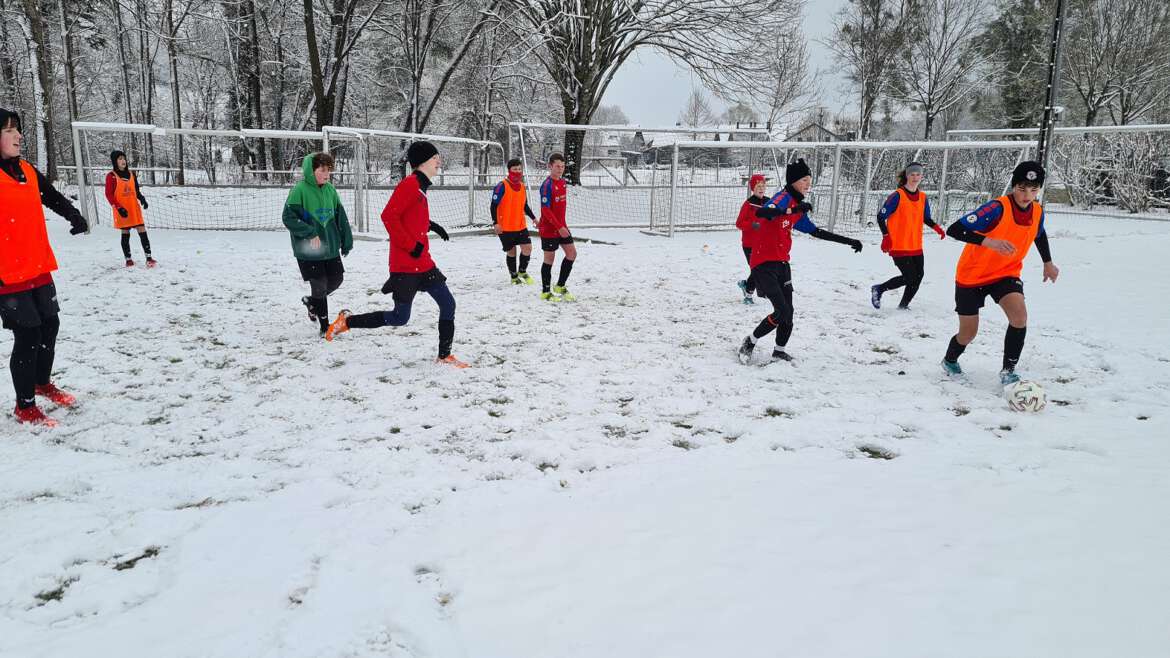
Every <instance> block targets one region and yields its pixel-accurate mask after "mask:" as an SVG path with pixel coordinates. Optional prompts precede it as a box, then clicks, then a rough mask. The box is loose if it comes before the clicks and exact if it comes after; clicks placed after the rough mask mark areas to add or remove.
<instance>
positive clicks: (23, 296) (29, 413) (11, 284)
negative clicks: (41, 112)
mask: <svg viewBox="0 0 1170 658" xmlns="http://www.w3.org/2000/svg"><path fill="white" fill-rule="evenodd" d="M20 143H21V127H20V117H19V116H18V115H17V114H15V113H14V112H10V111H8V110H5V109H3V108H0V323H2V324H3V326H4V328H5V329H8V330H9V331H11V332H12V338H13V343H12V358H11V360H10V361H9V368H10V370H11V372H12V386H13V388H15V389H16V410H15V411H14V412H13V414H14V415H15V416H16V420H17V421H18V422H21V423H29V424H33V425H42V426H45V427H54V426H56V425H57V421H55V420H53V419H52V418H49V417H48V416H46V415H45V413H44V412H43V411H41V409H40V407H38V406H37V401H36V396H38V395H40V396H42V397H45V398H48V399H49V400H50V401H52V402H53V403H54V404H56V405H57V406H58V407H72V406H74V405H75V404H76V403H77V398H75V397H74V396H73V395H70V394H69V393H66V392H65V391H63V390H61V389H59V388H57V387H56V386H55V385H54V384H53V383H52V374H53V358H54V356H55V355H56V347H57V332H58V330H59V329H60V328H61V320H60V318H59V317H58V315H57V314H58V312H59V311H60V307H59V306H58V305H57V288H56V286H55V285H54V284H53V271H54V270H56V269H57V259H56V256H54V255H53V248H52V246H50V245H49V234H48V230H47V228H46V226H45V212H44V210H43V209H42V208H41V206H47V207H48V208H49V209H50V210H52V211H53V212H55V213H57V214H58V215H60V216H62V217H64V218H65V219H66V220H68V221H69V224H70V225H71V226H72V228H70V229H69V233H70V234H71V235H77V234H79V233H85V232H86V231H88V230H89V226H88V225H87V224H86V221H85V218H84V217H82V216H81V213H80V212H78V211H77V208H74V207H73V204H71V203H69V200H68V199H66V198H65V197H64V196H62V195H61V193H60V192H58V191H57V190H56V189H54V188H53V185H52V184H51V183H49V181H48V180H47V179H46V178H45V177H44V175H42V174H41V172H39V171H37V169H36V167H33V166H32V165H31V164H29V163H28V162H25V161H24V160H22V159H21V157H20Z"/></svg>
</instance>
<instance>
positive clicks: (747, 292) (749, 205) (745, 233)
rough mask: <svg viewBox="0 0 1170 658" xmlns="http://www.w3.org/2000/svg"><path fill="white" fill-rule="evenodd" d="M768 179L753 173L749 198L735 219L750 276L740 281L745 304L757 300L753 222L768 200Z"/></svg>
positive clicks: (750, 180)
mask: <svg viewBox="0 0 1170 658" xmlns="http://www.w3.org/2000/svg"><path fill="white" fill-rule="evenodd" d="M767 186H768V181H767V179H766V178H765V177H764V175H763V174H752V176H751V178H749V179H748V198H747V201H744V202H743V205H742V206H740V208H739V217H737V218H736V220H735V228H737V229H739V233H740V240H739V241H740V246H742V247H743V257H744V258H745V259H747V262H748V278H746V279H742V280H740V282H739V284H738V285H739V289H740V291H742V292H743V303H744V304H755V303H756V300H754V299H752V295H754V294H755V293H756V282H755V280H753V279H752V276H751V273H752V271H751V264H752V244H751V239H752V237H753V236H754V235H755V231H753V230H752V224H753V223H755V221H756V211H757V210H759V209H760V208H762V207H763V205H764V204H765V203H767V202H768V197H767Z"/></svg>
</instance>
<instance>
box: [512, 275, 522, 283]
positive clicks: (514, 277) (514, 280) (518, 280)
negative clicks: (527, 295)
mask: <svg viewBox="0 0 1170 658" xmlns="http://www.w3.org/2000/svg"><path fill="white" fill-rule="evenodd" d="M523 283H524V280H523V279H521V278H520V275H519V274H513V275H512V285H514V286H519V285H522V284H523Z"/></svg>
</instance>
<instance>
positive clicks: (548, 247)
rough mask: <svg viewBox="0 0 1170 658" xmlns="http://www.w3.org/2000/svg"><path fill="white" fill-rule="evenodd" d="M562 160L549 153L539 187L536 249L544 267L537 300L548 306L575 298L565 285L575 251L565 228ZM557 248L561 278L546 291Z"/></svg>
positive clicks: (566, 193)
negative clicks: (560, 255)
mask: <svg viewBox="0 0 1170 658" xmlns="http://www.w3.org/2000/svg"><path fill="white" fill-rule="evenodd" d="M564 175H565V156H563V155H561V154H560V153H553V154H552V155H550V156H549V158H548V178H546V179H544V182H543V183H541V184H540V224H539V225H538V228H539V230H540V248H541V250H542V251H544V264H543V265H541V266H540V298H541V299H543V300H545V301H548V302H558V301H565V302H573V301H576V300H577V298H576V297H574V296H573V295H572V294H570V293H569V290H568V288H566V287H565V283H566V282H568V280H569V273H570V272H572V271H573V262H574V261H576V260H577V247H576V246H575V245H574V244H573V234H572V233H569V227H568V226H567V225H566V224H565V205H566V199H567V197H568V186H567V185H566V184H565V179H564V178H563V176H564ZM557 247H560V248H561V249H564V250H565V258H564V260H562V261H561V275H560V277H558V278H557V285H555V286H553V287H552V288H551V290H550V288H549V283H550V282H552V266H553V261H555V260H556V258H557Z"/></svg>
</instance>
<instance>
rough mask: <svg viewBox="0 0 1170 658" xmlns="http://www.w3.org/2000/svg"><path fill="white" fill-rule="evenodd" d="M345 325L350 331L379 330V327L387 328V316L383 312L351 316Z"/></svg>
mask: <svg viewBox="0 0 1170 658" xmlns="http://www.w3.org/2000/svg"><path fill="white" fill-rule="evenodd" d="M345 325H346V326H347V327H349V328H350V329H377V328H378V327H385V326H386V314H385V313H383V312H382V311H374V312H372V313H362V314H360V315H351V316H349V318H347V319H346V321H345Z"/></svg>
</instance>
